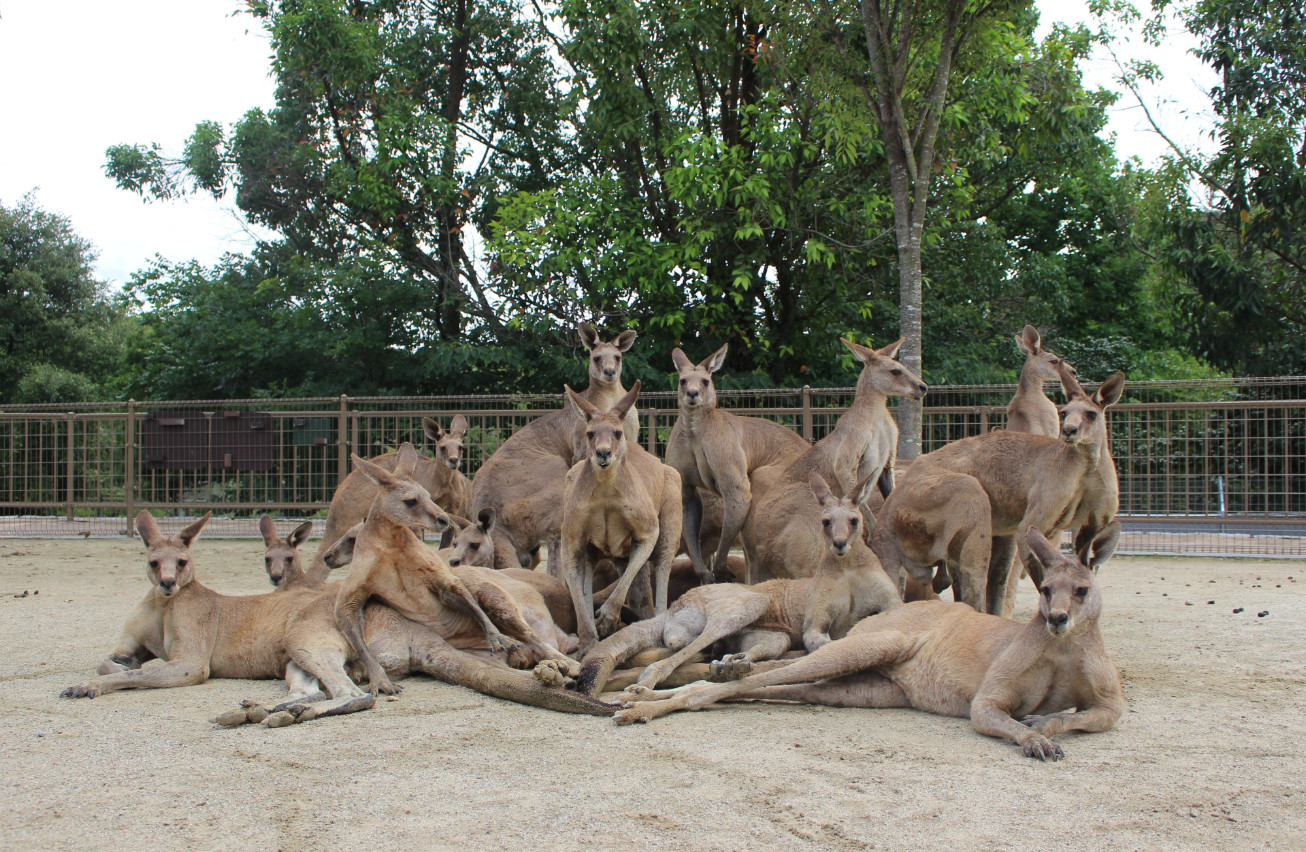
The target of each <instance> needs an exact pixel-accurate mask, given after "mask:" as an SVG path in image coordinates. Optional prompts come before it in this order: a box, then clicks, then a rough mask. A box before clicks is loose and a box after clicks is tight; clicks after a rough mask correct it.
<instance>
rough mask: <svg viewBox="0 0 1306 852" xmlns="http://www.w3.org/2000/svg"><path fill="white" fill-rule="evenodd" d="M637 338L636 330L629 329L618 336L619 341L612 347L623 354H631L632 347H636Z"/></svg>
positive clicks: (614, 342) (615, 341)
mask: <svg viewBox="0 0 1306 852" xmlns="http://www.w3.org/2000/svg"><path fill="white" fill-rule="evenodd" d="M635 337H636V334H635V330H634V329H630V328H628V329H626V330H625V331H623V332H622V333H621V334H618V335H617V339H616V340H614V341H612V345H613V346H615V347H617V348H618V349H620V350H621V351H622V352H629V351H630V347H632V346H634V345H635Z"/></svg>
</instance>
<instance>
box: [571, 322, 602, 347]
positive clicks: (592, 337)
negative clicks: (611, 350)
mask: <svg viewBox="0 0 1306 852" xmlns="http://www.w3.org/2000/svg"><path fill="white" fill-rule="evenodd" d="M576 334H578V335H580V342H581V345H583V346H584V347H585V348H586V349H593V348H594V347H595V346H598V345H599V332H598V329H596V328H594V326H592V325H590V324H589V323H587V322H583V323H581V324H580V325H578V326H576Z"/></svg>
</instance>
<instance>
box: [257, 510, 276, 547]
mask: <svg viewBox="0 0 1306 852" xmlns="http://www.w3.org/2000/svg"><path fill="white" fill-rule="evenodd" d="M258 531H259V534H260V535H262V536H263V546H264V547H271V546H272V545H274V544H276V543H277V542H279V541H281V538H280V537H279V536H278V535H277V525H276V524H274V523H273V522H272V516H271V515H264V516H263V517H261V518H259V519H258Z"/></svg>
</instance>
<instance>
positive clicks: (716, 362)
mask: <svg viewBox="0 0 1306 852" xmlns="http://www.w3.org/2000/svg"><path fill="white" fill-rule="evenodd" d="M729 350H730V344H729V343H727V344H725V345H724V346H722V347H721V348H720V349H718V350H717V351H715V352H713V353H712V354H711V355H709V356H708V357H707V358H705V359H704V360H703V368H704V369H706V370H707V371H708V372H709V373H715V372H716V371H717V370H720V369H721V368H722V367H724V366H725V364H726V352H728V351H729Z"/></svg>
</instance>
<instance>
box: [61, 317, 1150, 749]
mask: <svg viewBox="0 0 1306 852" xmlns="http://www.w3.org/2000/svg"><path fill="white" fill-rule="evenodd" d="M579 336H580V341H581V342H582V343H583V344H584V347H585V348H586V349H587V350H588V353H589V386H588V387H587V388H585V390H583V391H581V392H579V393H577V392H576V391H574V390H572V389H571V388H570V387H567V388H566V397H567V403H566V406H565V407H564V408H563V409H561V410H558V411H555V412H552V413H550V414H548V415H545V416H543V417H540V418H538V419H536V420H534V421H532V422H530V423H529V424H527V425H526V426H524V427H522V428H521V429H519V430H518V431H517V432H515V433H514V434H513V435H512V436H511V437H509V438H508V439H507V440H506V441H505V442H504V443H503V444H502V445H501V446H500V447H499V448H498V450H496V451H495V452H494V453H493V454H492V455H491V456H490V457H489V458H488V459H487V460H486V461H485V463H484V465H483V466H482V467H481V469H480V470H479V471H478V472H477V474H476V476H475V479H474V480H471V481H469V480H468V479H467V478H466V477H465V476H464V475H463V474H462V473H461V472H460V471H459V468H460V463H461V461H462V454H463V446H462V439H463V435H464V433H465V432H466V430H467V428H468V423H467V421H466V419H465V418H464V417H462V416H461V415H460V416H456V417H454V418H453V420H452V422H451V423H450V425H449V427H448V428H447V429H444V428H442V427H441V426H440V425H439V424H438V423H437V422H435V421H434V420H432V419H430V418H426V419H425V420H424V426H425V431H426V435H427V437H428V438H429V439H430V441H431V443H432V444H433V445H434V448H435V455H434V457H427V456H422V455H419V453H418V452H417V451H416V449H415V448H414V447H413V445H412V444H410V443H405V444H403V445H402V446H400V448H399V449H398V450H397V451H395V452H392V453H387V454H385V455H382V456H378V457H376V458H373V459H370V460H369V459H364V458H360V457H358V456H357V455H355V456H353V457H352V461H353V471H352V472H351V473H350V474H349V475H348V476H347V477H346V478H345V479H344V480H343V481H342V482H341V483H340V486H339V487H338V488H337V490H336V492H335V495H334V498H333V499H332V502H331V507H330V510H329V513H328V515H327V520H326V529H325V533H324V536H323V538H322V541H321V546H320V547H319V548H318V551H317V553H316V554H314V555H313V556H312V557H311V558H309V559H307V561H306V562H304V561H302V560H301V556H300V554H299V551H298V548H299V547H300V546H301V545H302V544H303V543H304V541H305V539H306V538H307V537H308V534H309V531H310V529H311V524H310V523H304V524H302V525H300V526H299V527H297V528H296V529H295V530H294V531H292V532H291V533H290V534H289V535H288V536H286V537H285V538H282V537H281V536H280V535H279V534H278V532H277V529H276V526H275V524H274V523H273V522H272V520H271V519H270V518H269V517H267V516H264V518H263V519H262V522H261V524H260V530H261V532H262V534H263V538H264V541H265V543H266V557H265V562H266V569H267V572H268V576H269V578H270V579H271V581H272V583H273V584H274V585H275V586H276V591H274V592H270V593H267V594H260V595H242V596H232V595H224V594H221V593H219V592H217V591H214V590H212V589H210V588H208V587H206V586H204V585H202V584H201V583H200V581H199V580H198V579H197V575H196V568H195V564H194V560H193V556H192V548H193V546H194V543H195V539H196V537H197V536H198V535H199V533H200V531H201V529H202V528H203V527H204V524H205V522H206V521H207V520H208V515H205V516H204V517H203V518H200V519H199V520H197V521H194V522H193V523H191V524H190V525H189V526H186V527H185V528H184V529H182V530H180V531H179V532H177V533H176V534H174V535H165V534H164V532H163V531H162V530H160V528H159V525H158V524H157V523H156V521H155V519H154V518H153V517H151V515H150V514H149V513H148V512H141V513H140V515H139V517H138V518H137V520H136V525H137V529H138V531H139V532H140V535H141V537H142V539H143V540H144V543H145V547H146V562H147V566H148V576H149V581H150V591H149V593H148V594H147V595H146V596H145V599H144V600H142V601H141V603H140V604H139V605H137V607H136V608H135V610H134V611H133V612H132V613H131V615H130V616H129V618H128V620H127V625H126V628H125V630H124V631H123V635H122V637H121V638H120V639H119V640H118V643H117V645H116V646H115V647H114V648H113V650H112V652H111V653H110V654H109V656H108V658H107V659H106V660H105V661H104V662H103V663H102V664H101V665H100V667H99V673H98V676H97V677H96V678H94V679H92V680H89V681H87V682H86V683H83V684H79V685H77V686H73V687H70V688H68V689H67V690H65V691H64V693H63V694H64V695H65V696H68V697H90V698H93V697H95V696H97V695H101V694H103V693H106V692H111V691H114V690H119V689H129V688H144V687H154V688H161V687H173V686H183V685H186V684H195V683H200V682H202V681H204V680H205V679H207V678H209V677H231V678H282V677H284V678H285V681H286V685H287V687H288V690H289V692H288V694H287V695H286V696H285V698H284V699H283V700H281V701H278V702H276V703H272V704H262V703H258V702H253V701H246V702H244V703H242V705H241V706H240V707H237V708H234V709H232V710H229V711H227V712H224V713H222V714H220V715H219V716H218V717H217V718H216V719H215V721H216V722H217V723H219V724H222V725H239V724H245V723H250V722H254V723H259V722H261V723H263V724H265V725H267V726H270V727H280V726H282V725H288V724H292V723H295V722H302V721H306V720H309V719H313V718H316V717H319V716H328V715H336V714H342V713H352V712H356V711H359V710H365V709H368V708H370V707H372V706H373V704H374V702H375V700H376V696H377V695H378V694H393V693H397V692H399V691H400V690H401V688H402V687H401V685H400V684H398V683H396V682H395V681H396V680H397V679H398V678H400V677H402V676H404V675H407V674H409V673H413V672H423V673H426V674H428V675H431V676H433V677H435V678H438V679H440V680H442V681H446V682H449V683H454V684H460V685H463V686H467V687H470V688H472V689H475V690H478V691H480V692H482V693H485V694H488V695H493V696H496V697H499V698H503V699H508V700H512V701H517V702H521V703H525V704H530V705H535V706H538V707H544V708H549V709H552V710H557V711H563V712H571V713H587V714H593V715H612V716H615V719H616V721H617V722H619V723H622V724H626V723H630V722H647V721H649V720H651V719H654V718H656V717H659V716H662V715H664V714H666V713H670V712H672V711H675V710H699V709H702V708H704V707H707V706H709V705H712V704H715V703H717V702H721V701H725V700H727V699H769V700H785V701H800V702H810V703H816V704H826V705H834V706H840V707H914V708H917V709H919V710H925V711H928V712H931V713H938V714H944V715H950V716H959V717H967V716H968V717H969V718H970V720H971V722H972V724H973V726H974V728H975V730H977V731H979V732H980V733H983V734H987V735H990V736H994V737H1002V738H1006V739H1007V740H1010V741H1012V742H1014V743H1015V744H1017V745H1018V746H1020V747H1021V748H1022V749H1023V750H1024V753H1025V754H1026V755H1029V756H1031V757H1036V758H1039V759H1040V760H1049V759H1051V760H1056V759H1060V758H1061V757H1062V756H1063V751H1062V748H1061V746H1060V745H1058V744H1057V743H1055V742H1053V741H1052V740H1051V739H1050V738H1051V737H1053V736H1055V735H1057V734H1060V733H1063V732H1066V731H1076V730H1077V731H1102V730H1106V729H1107V728H1110V727H1111V726H1112V724H1114V722H1115V721H1116V719H1117V718H1118V717H1119V716H1120V714H1121V712H1122V711H1123V709H1124V700H1123V695H1122V692H1121V687H1120V679H1119V675H1118V673H1117V671H1116V669H1115V667H1114V665H1113V664H1112V663H1111V660H1110V658H1109V657H1108V656H1107V653H1106V651H1105V649H1104V646H1103V642H1102V637H1101V633H1100V631H1099V629H1098V615H1099V612H1100V609H1101V598H1100V596H1099V593H1098V589H1097V586H1096V584H1095V582H1094V578H1095V573H1096V569H1097V568H1098V566H1099V565H1101V564H1102V562H1103V561H1105V560H1106V559H1107V558H1108V557H1109V556H1110V554H1111V552H1112V551H1113V550H1114V548H1115V544H1116V541H1117V539H1118V537H1119V532H1120V528H1119V522H1118V521H1117V520H1116V519H1115V515H1116V511H1117V508H1118V503H1119V488H1118V485H1117V481H1116V471H1115V464H1114V462H1113V460H1112V457H1111V451H1110V445H1109V440H1108V438H1109V436H1108V430H1107V418H1106V409H1107V408H1108V407H1110V406H1111V405H1112V404H1114V403H1115V402H1116V401H1117V400H1118V399H1119V398H1120V395H1121V392H1122V390H1123V388H1124V376H1123V375H1122V374H1119V373H1117V374H1116V375H1113V376H1111V377H1110V378H1109V379H1107V380H1106V381H1105V382H1103V383H1102V384H1101V385H1100V386H1099V387H1098V388H1097V389H1096V390H1095V392H1093V393H1089V392H1088V391H1086V390H1085V389H1084V388H1083V387H1082V386H1081V385H1080V383H1079V382H1078V381H1077V379H1076V373H1075V370H1074V369H1073V368H1072V367H1070V365H1068V364H1066V363H1065V362H1064V361H1063V360H1062V359H1060V358H1058V357H1057V356H1056V355H1054V354H1053V353H1051V352H1048V351H1047V350H1045V349H1043V348H1042V345H1041V341H1040V338H1039V334H1038V331H1037V330H1036V329H1034V328H1033V327H1032V326H1025V328H1024V330H1023V331H1022V332H1021V333H1020V334H1018V335H1017V336H1016V343H1017V345H1018V346H1019V348H1020V350H1021V351H1022V352H1023V353H1024V355H1025V359H1026V360H1025V364H1024V368H1023V369H1022V371H1021V377H1020V384H1019V390H1018V391H1017V392H1016V395H1015V397H1014V398H1013V399H1012V401H1011V405H1010V406H1009V408H1008V412H1007V413H1008V416H1007V422H1006V428H1005V429H1001V430H994V431H991V432H988V433H985V434H981V435H976V436H974V437H969V438H965V439H963V440H959V441H956V442H955V443H951V444H948V445H946V446H944V447H942V448H941V449H938V450H935V451H934V452H931V453H927V454H925V455H923V456H921V457H919V458H918V459H916V460H915V461H914V462H913V463H911V464H910V465H909V466H908V467H907V468H906V471H905V472H904V473H902V474H901V475H900V476H897V477H895V448H896V446H897V437H898V435H897V432H898V429H897V424H896V423H895V420H894V417H893V415H892V414H891V412H890V410H889V409H888V407H887V405H886V403H887V400H888V398H889V397H890V396H893V395H901V396H905V397H910V398H912V399H921V398H922V397H923V396H924V394H925V393H926V390H927V388H926V385H925V384H924V383H923V382H922V381H921V380H920V379H919V378H918V377H917V376H915V375H913V374H912V372H911V371H910V370H908V369H907V368H906V367H904V366H903V365H902V364H901V363H899V362H898V361H897V360H895V356H896V354H897V350H898V347H899V345H900V344H901V341H898V342H897V343H893V344H891V345H889V346H886V347H884V348H882V349H872V348H868V347H865V346H860V345H858V344H856V343H853V342H851V341H849V340H843V341H842V342H843V344H844V345H845V346H847V348H848V349H849V350H850V351H851V352H852V354H853V356H855V358H856V359H857V361H859V362H860V364H861V373H860V376H859V377H858V380H857V388H856V394H855V398H854V400H853V403H852V405H851V407H850V408H849V409H848V411H847V412H846V413H845V414H843V415H842V417H840V419H839V420H838V423H837V425H836V426H835V428H834V430H833V431H832V432H830V434H829V435H827V436H826V437H824V438H823V439H821V440H820V441H817V442H816V443H815V444H809V443H808V442H807V441H806V440H804V439H803V438H802V437H801V436H800V435H798V434H797V433H795V432H794V431H792V430H790V429H788V428H786V427H785V426H783V425H780V424H778V423H775V422H772V421H770V420H766V419H762V418H757V417H745V416H740V415H737V414H733V413H731V412H730V411H727V410H725V409H723V408H720V407H718V405H717V396H716V390H715V386H714V382H713V375H714V374H715V373H716V372H718V371H719V370H720V369H721V368H722V366H723V364H724V362H725V358H726V353H727V350H726V347H725V346H723V347H721V348H720V349H718V350H717V351H716V352H714V353H712V354H711V355H710V356H708V357H707V358H706V359H705V360H703V361H701V362H699V363H694V362H693V361H692V360H690V359H689V358H688V357H687V356H686V355H685V353H684V352H682V351H681V350H680V349H675V350H673V352H672V353H671V357H672V361H673V363H674V365H675V368H676V371H677V373H678V407H679V417H678V419H677V421H676V424H675V427H674V429H673V430H672V432H671V435H670V438H669V440H668V442H667V446H666V458H665V460H660V459H658V458H657V457H656V456H655V455H653V454H651V453H650V452H648V451H647V450H646V449H644V447H642V446H641V445H640V442H639V440H638V432H639V421H638V417H637V412H636V409H635V403H636V399H637V398H638V396H639V391H640V386H639V384H640V383H639V382H638V381H636V382H634V383H633V386H632V387H631V388H630V389H629V390H628V389H626V388H625V387H624V386H623V385H622V380H621V367H622V356H623V353H625V352H627V351H629V350H630V348H631V346H632V345H633V344H634V342H635V337H636V334H635V332H634V331H629V330H628V331H623V332H622V333H620V334H619V335H617V336H616V337H615V338H614V339H612V340H606V341H605V340H602V339H601V338H600V336H599V334H598V332H597V331H596V330H595V328H594V327H593V326H591V325H589V324H585V325H582V326H580V328H579ZM1053 379H1055V380H1059V381H1060V384H1061V388H1062V390H1063V392H1064V394H1065V400H1066V401H1065V404H1064V405H1063V406H1061V408H1060V411H1058V407H1057V406H1056V405H1054V404H1053V403H1052V401H1051V400H1049V399H1048V397H1047V396H1046V395H1045V394H1044V381H1045V380H1053ZM1067 530H1070V531H1072V532H1073V533H1074V553H1073V555H1067V554H1064V553H1063V552H1062V551H1061V550H1060V548H1059V546H1058V545H1057V544H1054V542H1059V541H1060V540H1061V536H1062V533H1063V532H1064V531H1067ZM424 535H429V536H431V537H432V538H433V539H434V537H435V536H443V537H444V541H445V543H446V546H445V547H443V548H441V549H439V550H437V549H435V548H434V547H433V546H432V544H428V543H427V542H425V541H424V540H423V536H424ZM736 546H738V547H741V548H742V551H743V555H742V557H740V556H739V555H737V554H734V553H732V552H731V551H732V549H734V548H736ZM541 551H543V553H544V562H545V565H544V566H539V562H540V561H541V557H540V554H541ZM682 551H683V553H684V555H683V556H678V555H677V554H678V553H680V552H682ZM346 565H347V566H348V570H347V571H345V572H341V573H343V574H344V577H343V579H340V580H337V581H329V579H328V578H329V575H330V573H331V569H333V568H340V567H342V566H346ZM1025 574H1028V576H1029V577H1030V578H1031V579H1032V580H1033V582H1034V583H1035V585H1036V586H1037V588H1038V590H1039V594H1040V598H1039V610H1038V613H1037V615H1035V616H1034V617H1033V618H1031V619H1030V620H1029V621H1028V622H1027V623H1024V624H1019V623H1016V622H1014V621H1011V620H1010V616H1011V613H1012V610H1013V603H1014V597H1015V592H1016V589H1017V585H1018V583H1019V582H1020V580H1021V577H1022V576H1023V575H1025ZM596 586H597V587H598V588H597V589H596ZM949 586H951V587H952V596H953V597H954V599H955V600H953V601H951V602H945V601H943V600H940V599H939V595H938V593H939V592H940V591H943V590H944V589H946V588H948V587H949ZM364 680H365V681H366V686H359V685H358V684H359V683H362V682H363V681H364ZM614 693H616V696H615V698H613V697H612V696H613V694H614ZM605 696H608V698H607V700H605Z"/></svg>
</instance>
